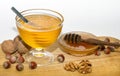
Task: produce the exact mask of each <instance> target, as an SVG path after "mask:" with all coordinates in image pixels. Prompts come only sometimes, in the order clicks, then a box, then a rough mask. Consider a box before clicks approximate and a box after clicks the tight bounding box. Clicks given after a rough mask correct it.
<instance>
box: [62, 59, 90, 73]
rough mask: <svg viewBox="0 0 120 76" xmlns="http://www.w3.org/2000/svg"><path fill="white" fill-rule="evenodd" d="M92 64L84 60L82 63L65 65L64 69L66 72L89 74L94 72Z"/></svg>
mask: <svg viewBox="0 0 120 76" xmlns="http://www.w3.org/2000/svg"><path fill="white" fill-rule="evenodd" d="M91 67H92V64H91V63H90V62H89V61H88V60H82V61H81V62H80V63H78V64H77V63H75V62H69V63H67V64H65V66H64V69H65V70H66V71H71V72H74V71H76V70H77V71H78V72H80V73H82V74H87V73H91V72H92V68H91Z"/></svg>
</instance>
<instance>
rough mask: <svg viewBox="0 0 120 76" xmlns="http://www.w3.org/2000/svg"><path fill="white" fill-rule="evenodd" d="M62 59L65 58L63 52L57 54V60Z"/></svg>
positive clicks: (60, 60) (61, 60)
mask: <svg viewBox="0 0 120 76" xmlns="http://www.w3.org/2000/svg"><path fill="white" fill-rule="evenodd" d="M64 60H65V57H64V55H63V54H59V55H58V56H57V61H59V62H60V63H62V62H64Z"/></svg>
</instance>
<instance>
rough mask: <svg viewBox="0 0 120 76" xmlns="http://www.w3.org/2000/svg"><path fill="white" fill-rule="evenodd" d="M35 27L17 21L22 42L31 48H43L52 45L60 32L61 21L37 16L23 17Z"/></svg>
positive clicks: (55, 18) (48, 16)
mask: <svg viewBox="0 0 120 76" xmlns="http://www.w3.org/2000/svg"><path fill="white" fill-rule="evenodd" d="M25 17H26V18H27V19H28V20H29V21H31V22H33V23H35V24H36V25H30V24H29V23H24V22H23V21H22V20H21V19H19V20H18V22H19V24H18V23H17V28H18V31H19V34H20V36H21V38H22V39H23V41H24V42H25V43H27V44H28V45H30V46H31V47H33V48H38V49H39V48H45V47H47V46H49V45H51V44H52V43H54V42H55V41H56V39H57V37H58V35H59V34H60V32H61V29H62V25H61V20H60V19H59V18H58V17H55V16H51V15H46V14H37V15H28V16H25Z"/></svg>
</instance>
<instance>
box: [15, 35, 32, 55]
mask: <svg viewBox="0 0 120 76" xmlns="http://www.w3.org/2000/svg"><path fill="white" fill-rule="evenodd" d="M14 43H15V44H16V45H17V51H18V52H19V53H21V54H25V53H26V52H28V51H29V50H30V49H31V47H30V46H28V45H27V44H26V43H25V42H24V41H23V40H22V39H21V38H20V36H16V37H15V38H14Z"/></svg>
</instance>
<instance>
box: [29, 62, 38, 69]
mask: <svg viewBox="0 0 120 76" xmlns="http://www.w3.org/2000/svg"><path fill="white" fill-rule="evenodd" d="M29 68H30V69H36V68H37V63H36V62H34V61H31V62H30V63H29Z"/></svg>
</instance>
